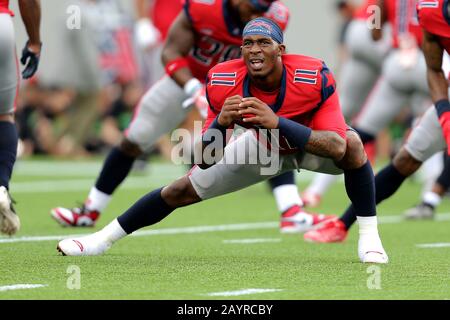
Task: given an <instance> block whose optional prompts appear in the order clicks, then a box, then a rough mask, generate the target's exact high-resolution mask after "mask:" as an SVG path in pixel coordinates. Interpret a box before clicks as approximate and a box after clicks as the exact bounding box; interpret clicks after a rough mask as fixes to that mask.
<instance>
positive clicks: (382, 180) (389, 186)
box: [340, 163, 407, 229]
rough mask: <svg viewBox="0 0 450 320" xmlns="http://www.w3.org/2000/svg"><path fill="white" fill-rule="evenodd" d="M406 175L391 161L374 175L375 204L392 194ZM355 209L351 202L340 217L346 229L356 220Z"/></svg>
mask: <svg viewBox="0 0 450 320" xmlns="http://www.w3.org/2000/svg"><path fill="white" fill-rule="evenodd" d="M406 178H407V177H405V176H404V175H402V174H401V173H400V172H399V171H398V170H397V169H396V168H395V167H394V165H393V164H392V163H391V164H389V165H388V166H387V167H386V168H384V169H383V170H381V171H380V172H379V173H378V174H377V175H376V176H375V189H376V196H375V201H376V204H379V203H380V202H382V201H383V200H385V199H387V198H389V197H390V196H392V195H393V194H394V193H395V192H396V191H397V190H398V188H400V186H401V185H402V183H403V181H405V179H406ZM357 215H358V214H357V211H356V210H355V207H354V206H353V204H352V205H351V206H349V207H348V208H347V210H346V211H345V212H344V214H343V215H342V217H341V218H340V219H341V220H342V222H344V224H345V226H346V227H347V229H349V228H350V227H351V226H352V224H353V223H354V222H355V221H356V216H357Z"/></svg>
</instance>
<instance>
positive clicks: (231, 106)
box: [199, 95, 242, 169]
mask: <svg viewBox="0 0 450 320" xmlns="http://www.w3.org/2000/svg"><path fill="white" fill-rule="evenodd" d="M241 102H242V97H241V96H239V95H235V96H232V97H228V98H227V99H226V100H225V102H224V104H223V106H222V109H221V111H220V114H219V115H218V116H217V117H216V119H215V121H214V122H213V123H212V124H211V125H210V127H209V129H208V130H210V129H215V130H219V131H220V132H221V134H222V150H216V149H214V151H213V153H214V157H215V160H216V162H217V161H219V160H220V159H221V158H222V155H223V154H222V153H221V152H222V151H223V148H225V145H226V143H227V138H228V137H227V132H226V129H227V128H228V127H230V126H231V125H232V124H233V123H235V121H237V120H240V119H242V116H241V114H240V113H239V110H240V108H239V105H240V104H241ZM213 139H215V138H213ZM213 139H211V136H210V134H209V133H208V131H206V132H205V134H204V135H203V142H202V156H204V155H205V152H204V151H205V148H206V147H207V146H208V145H209V144H210V143H212V142H214V140H213ZM219 152H220V153H221V154H219ZM213 164H214V163H207V161H205V159H202V163H201V164H199V167H200V168H201V169H207V168H209V167H210V166H212V165H213Z"/></svg>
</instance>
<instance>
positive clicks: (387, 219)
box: [0, 213, 450, 244]
mask: <svg viewBox="0 0 450 320" xmlns="http://www.w3.org/2000/svg"><path fill="white" fill-rule="evenodd" d="M436 218H438V219H436V220H439V221H448V220H450V213H439V214H438V215H437V217H436ZM378 222H379V223H380V224H385V223H400V222H405V220H404V219H403V218H402V217H401V216H400V215H397V216H392V215H391V216H384V217H379V218H378ZM278 227H279V222H278V221H271V222H254V223H240V224H224V225H215V226H195V227H181V228H164V229H156V230H144V231H136V232H134V233H132V234H131V236H132V237H146V236H156V235H167V234H190V233H204V232H216V231H239V230H260V229H275V228H278ZM88 234H90V233H79V234H72V235H67V234H63V235H53V236H22V237H17V238H14V237H5V236H0V244H2V243H17V242H39V241H53V240H62V239H67V238H77V237H82V236H85V235H88Z"/></svg>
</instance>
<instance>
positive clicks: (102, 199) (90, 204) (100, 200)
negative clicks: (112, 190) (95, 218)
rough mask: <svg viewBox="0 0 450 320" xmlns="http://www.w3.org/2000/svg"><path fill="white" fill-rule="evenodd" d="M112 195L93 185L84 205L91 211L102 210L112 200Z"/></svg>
mask: <svg viewBox="0 0 450 320" xmlns="http://www.w3.org/2000/svg"><path fill="white" fill-rule="evenodd" d="M111 198H112V197H111V195H110V194H106V193H104V192H101V191H100V190H98V189H97V188H96V187H92V188H91V191H90V192H89V196H88V198H87V199H86V201H85V203H84V205H85V206H86V209H88V210H89V211H98V212H102V211H103V210H105V208H106V206H107V205H108V204H109V202H110V201H111Z"/></svg>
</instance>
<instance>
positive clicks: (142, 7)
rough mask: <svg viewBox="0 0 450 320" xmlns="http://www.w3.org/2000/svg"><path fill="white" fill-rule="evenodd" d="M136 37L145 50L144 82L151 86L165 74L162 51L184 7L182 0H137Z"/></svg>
mask: <svg viewBox="0 0 450 320" xmlns="http://www.w3.org/2000/svg"><path fill="white" fill-rule="evenodd" d="M135 7H136V14H137V22H136V25H135V38H136V43H137V45H138V47H139V48H140V49H141V51H143V59H142V64H143V65H144V68H143V71H144V72H143V73H144V74H143V82H144V85H145V87H146V88H149V87H150V86H151V85H153V84H154V83H155V82H156V81H157V80H159V79H160V78H161V77H162V76H163V75H164V66H163V64H162V63H161V52H162V48H163V46H164V42H165V41H166V38H167V34H168V33H169V28H170V26H171V24H172V22H173V21H174V20H175V18H176V17H177V16H178V14H179V13H180V11H181V10H182V9H183V6H182V3H181V0H135Z"/></svg>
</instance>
